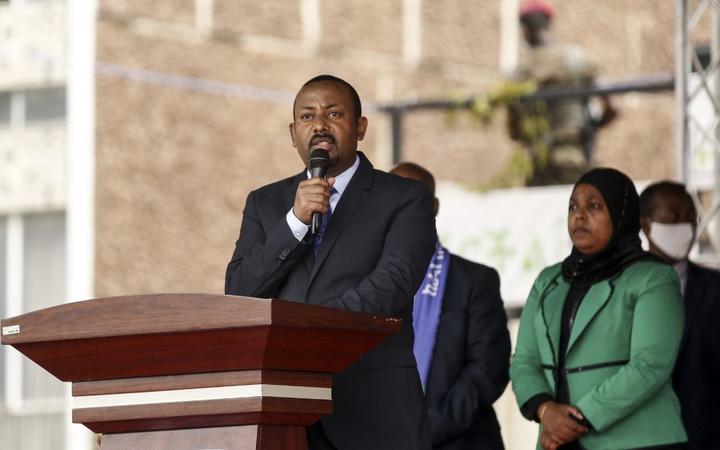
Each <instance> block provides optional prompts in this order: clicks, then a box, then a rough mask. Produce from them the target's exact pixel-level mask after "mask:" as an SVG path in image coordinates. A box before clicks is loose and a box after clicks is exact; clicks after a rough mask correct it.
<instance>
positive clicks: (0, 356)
mask: <svg viewBox="0 0 720 450" xmlns="http://www.w3.org/2000/svg"><path fill="white" fill-rule="evenodd" d="M6 230H7V225H6V220H5V218H4V217H0V317H2V318H3V319H4V318H5V317H6V316H7V313H6V311H7V309H6V308H5V303H6V302H5V291H6V289H5V286H6V284H7V283H6V282H5V272H6V257H7V256H6V255H7V252H6V245H5V241H6V235H7V231H6ZM4 401H5V346H4V345H0V403H3V402H4Z"/></svg>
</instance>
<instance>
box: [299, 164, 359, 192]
mask: <svg viewBox="0 0 720 450" xmlns="http://www.w3.org/2000/svg"><path fill="white" fill-rule="evenodd" d="M358 167H360V157H359V156H357V155H355V162H354V163H353V165H352V166H350V167H348V168H347V169H345V170H344V171H343V173H341V174H340V175H338V176H336V177H335V184H334V185H333V187H334V188H335V190H336V191H337V193H338V194H340V195H342V194H343V192H344V191H345V188H346V187H347V185H348V184H349V183H350V180H351V179H352V177H353V175H355V172H357V169H358ZM305 173H306V174H307V177H308V178H310V171H309V170H306V171H305Z"/></svg>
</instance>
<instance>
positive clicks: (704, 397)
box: [640, 181, 720, 450]
mask: <svg viewBox="0 0 720 450" xmlns="http://www.w3.org/2000/svg"><path fill="white" fill-rule="evenodd" d="M640 223H641V225H642V230H643V233H644V234H645V236H646V237H647V239H648V242H649V244H650V251H651V252H652V253H654V254H656V255H657V256H659V257H660V258H662V259H664V260H665V261H667V262H668V263H670V264H672V265H673V268H674V269H675V272H677V274H678V277H679V278H680V285H681V287H682V290H683V298H684V300H685V331H684V332H683V339H682V345H681V346H680V353H679V354H678V359H677V362H676V363H675V370H674V372H673V388H674V389H675V393H676V394H677V396H678V398H679V399H680V406H681V410H682V419H683V422H684V424H685V429H686V430H687V434H688V445H687V448H688V449H693V450H707V449H720V433H718V426H719V425H720V272H718V271H716V270H712V269H707V268H704V267H701V266H698V265H697V264H693V263H692V262H690V261H689V260H688V253H689V252H690V248H691V247H692V244H693V243H694V242H695V238H696V233H697V212H696V210H695V204H694V203H693V200H692V197H690V194H689V193H688V192H687V190H686V189H685V185H683V184H680V183H676V182H673V181H660V182H657V183H653V184H651V185H649V186H648V187H647V188H645V190H644V191H643V193H642V195H640Z"/></svg>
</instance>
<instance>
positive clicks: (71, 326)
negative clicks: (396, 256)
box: [2, 294, 401, 345]
mask: <svg viewBox="0 0 720 450" xmlns="http://www.w3.org/2000/svg"><path fill="white" fill-rule="evenodd" d="M258 326H288V327H300V328H322V329H335V330H364V331H369V332H381V333H383V332H384V333H392V332H397V331H399V330H400V327H401V321H400V320H399V319H396V318H393V317H387V316H379V315H372V314H365V313H359V312H354V311H345V310H340V309H335V308H326V307H322V306H316V305H306V304H302V303H296V302H288V301H284V300H276V299H260V298H250V297H239V296H234V295H213V294H151V295H133V296H124V297H107V298H99V299H94V300H86V301H79V302H74V303H67V304H63V305H58V306H53V307H50V308H45V309H41V310H38V311H34V312H30V313H27V314H22V315H19V316H16V317H11V318H8V319H5V320H2V330H3V333H2V343H3V344H9V345H14V344H22V343H30V342H43V341H47V340H55V341H56V340H66V339H88V338H99V337H109V336H130V335H142V334H158V333H176V332H188V331H203V330H219V329H228V328H246V327H258Z"/></svg>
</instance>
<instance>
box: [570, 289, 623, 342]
mask: <svg viewBox="0 0 720 450" xmlns="http://www.w3.org/2000/svg"><path fill="white" fill-rule="evenodd" d="M611 295H612V285H611V284H610V281H609V280H605V281H602V282H599V283H595V284H593V285H592V286H591V287H590V289H589V290H588V291H587V293H586V294H585V298H583V300H582V302H581V303H580V307H579V308H578V311H577V314H576V315H575V321H574V322H573V326H572V329H571V330H570V339H569V340H568V345H567V352H566V354H567V353H569V352H570V349H571V348H572V346H573V344H574V343H575V342H576V341H577V340H578V338H579V337H580V335H581V334H582V332H583V331H584V330H585V328H587V326H588V325H589V324H590V322H592V320H593V319H594V318H595V316H596V315H597V314H598V312H600V310H601V309H602V308H603V306H605V304H607V302H608V300H610V296H611Z"/></svg>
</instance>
